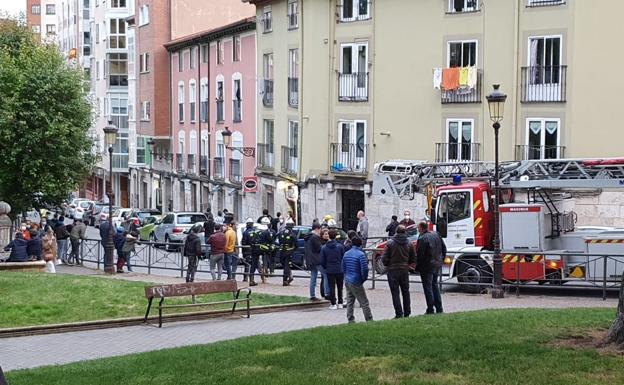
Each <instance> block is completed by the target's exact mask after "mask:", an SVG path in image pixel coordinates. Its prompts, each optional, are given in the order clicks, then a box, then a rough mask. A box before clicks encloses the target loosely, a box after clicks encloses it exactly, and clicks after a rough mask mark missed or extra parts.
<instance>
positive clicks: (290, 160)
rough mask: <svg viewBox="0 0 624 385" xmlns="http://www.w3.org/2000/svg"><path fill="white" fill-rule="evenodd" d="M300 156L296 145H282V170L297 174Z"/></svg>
mask: <svg viewBox="0 0 624 385" xmlns="http://www.w3.org/2000/svg"><path fill="white" fill-rule="evenodd" d="M298 165H299V158H298V157H297V149H296V148H294V147H288V146H282V172H285V173H286V174H290V175H297V168H298V167H297V166H298Z"/></svg>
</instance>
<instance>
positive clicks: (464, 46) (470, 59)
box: [447, 40, 477, 68]
mask: <svg viewBox="0 0 624 385" xmlns="http://www.w3.org/2000/svg"><path fill="white" fill-rule="evenodd" d="M476 65H477V41H476V40H471V41H449V42H448V66H447V67H448V68H454V67H473V66H476Z"/></svg>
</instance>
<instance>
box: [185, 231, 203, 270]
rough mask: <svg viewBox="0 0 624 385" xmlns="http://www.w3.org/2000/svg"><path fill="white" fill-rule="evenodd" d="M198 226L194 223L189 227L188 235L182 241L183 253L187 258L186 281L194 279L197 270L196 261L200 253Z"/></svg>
mask: <svg viewBox="0 0 624 385" xmlns="http://www.w3.org/2000/svg"><path fill="white" fill-rule="evenodd" d="M199 230H200V226H199V225H196V226H193V227H192V228H191V231H190V232H189V235H188V236H187V237H186V240H185V242H184V255H185V256H186V257H187V258H188V270H187V271H186V282H193V281H195V272H196V271H197V263H198V262H199V257H201V255H202V247H201V239H199V237H198V236H197V233H199Z"/></svg>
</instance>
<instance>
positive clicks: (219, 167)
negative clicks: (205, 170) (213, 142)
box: [212, 157, 225, 180]
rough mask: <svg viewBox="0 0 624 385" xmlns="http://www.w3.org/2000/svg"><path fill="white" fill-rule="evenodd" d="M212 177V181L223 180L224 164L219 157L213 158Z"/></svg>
mask: <svg viewBox="0 0 624 385" xmlns="http://www.w3.org/2000/svg"><path fill="white" fill-rule="evenodd" d="M212 176H213V177H214V179H219V180H224V179H225V162H224V159H223V158H221V157H217V158H214V166H213V168H212Z"/></svg>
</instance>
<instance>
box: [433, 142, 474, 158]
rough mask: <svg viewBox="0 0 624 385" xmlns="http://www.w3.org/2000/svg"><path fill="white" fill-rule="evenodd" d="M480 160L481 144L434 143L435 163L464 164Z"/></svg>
mask: <svg viewBox="0 0 624 385" xmlns="http://www.w3.org/2000/svg"><path fill="white" fill-rule="evenodd" d="M479 160H481V143H436V144H435V161H436V162H442V163H443V162H449V163H453V162H465V161H479Z"/></svg>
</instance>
